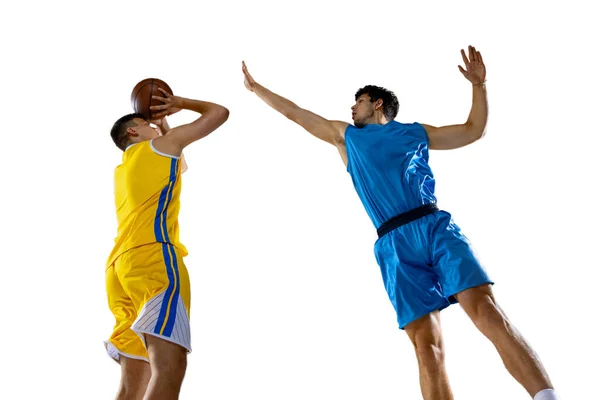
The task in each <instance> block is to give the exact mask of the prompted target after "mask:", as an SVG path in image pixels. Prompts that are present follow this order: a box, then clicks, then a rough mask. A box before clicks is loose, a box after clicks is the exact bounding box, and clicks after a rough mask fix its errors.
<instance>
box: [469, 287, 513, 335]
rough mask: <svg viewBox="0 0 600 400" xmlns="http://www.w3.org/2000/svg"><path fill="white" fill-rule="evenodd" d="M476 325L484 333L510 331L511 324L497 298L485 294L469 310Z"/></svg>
mask: <svg viewBox="0 0 600 400" xmlns="http://www.w3.org/2000/svg"><path fill="white" fill-rule="evenodd" d="M467 313H468V314H469V316H470V317H471V319H472V320H473V322H474V323H475V325H476V326H477V327H478V328H479V329H480V330H481V331H482V332H484V333H489V334H493V333H494V332H500V331H505V332H506V331H510V330H511V324H510V321H509V320H508V318H507V317H506V315H505V314H504V312H503V311H502V310H501V309H500V307H499V306H498V304H496V302H495V300H494V299H493V298H492V297H490V296H485V297H483V298H481V299H480V300H479V301H477V302H476V303H475V304H473V305H472V306H471V307H470V310H469V311H468V312H467Z"/></svg>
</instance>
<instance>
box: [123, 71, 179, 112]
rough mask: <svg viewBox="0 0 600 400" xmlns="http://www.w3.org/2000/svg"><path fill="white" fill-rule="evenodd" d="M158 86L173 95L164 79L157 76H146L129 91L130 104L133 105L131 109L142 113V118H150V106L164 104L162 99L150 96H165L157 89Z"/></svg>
mask: <svg viewBox="0 0 600 400" xmlns="http://www.w3.org/2000/svg"><path fill="white" fill-rule="evenodd" d="M159 87H160V88H162V89H163V90H164V91H166V92H167V93H169V94H170V95H173V91H172V90H171V88H170V87H169V85H167V83H166V82H165V81H162V80H160V79H157V78H147V79H144V80H143V81H140V82H139V83H138V84H137V85H135V87H134V88H133V91H132V92H131V106H132V107H133V110H134V111H135V112H136V113H140V114H142V115H143V116H144V118H146V119H148V120H151V119H152V116H151V114H152V111H151V110H150V107H151V106H159V105H162V104H164V103H163V102H162V101H160V100H157V99H153V98H152V96H160V97H165V95H164V94H163V93H162V92H161V91H160V90H158V88H159Z"/></svg>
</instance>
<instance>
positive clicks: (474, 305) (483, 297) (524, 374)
mask: <svg viewBox="0 0 600 400" xmlns="http://www.w3.org/2000/svg"><path fill="white" fill-rule="evenodd" d="M456 297H457V299H458V301H459V303H460V304H461V306H462V307H463V309H464V310H465V312H466V313H467V315H468V316H469V318H471V320H472V321H473V322H474V323H475V326H477V328H478V329H479V330H480V331H481V333H483V334H484V335H485V336H486V337H487V338H488V339H489V340H490V341H491V342H492V343H493V344H494V346H495V347H496V349H497V350H498V353H499V354H500V357H501V358H502V361H503V362H504V365H505V366H506V369H507V370H508V372H510V374H511V375H512V376H513V377H514V378H515V379H516V380H517V381H518V382H519V383H520V384H521V385H522V386H523V387H524V388H525V389H526V390H527V392H529V394H530V395H531V397H533V396H534V395H535V394H536V393H538V392H540V391H541V390H543V389H548V388H552V383H551V382H550V378H549V377H548V374H547V373H546V371H545V370H544V366H543V365H542V363H541V361H540V360H539V358H538V357H537V355H536V354H535V352H534V351H533V349H532V348H531V347H530V346H529V344H527V342H526V341H525V339H524V338H523V336H521V334H520V333H519V331H517V329H516V328H515V326H514V325H512V324H511V322H510V321H509V320H508V318H507V317H506V315H505V314H504V312H503V311H502V310H501V309H500V307H499V306H498V304H496V300H495V299H494V295H493V293H492V288H491V286H490V285H483V286H477V287H474V288H471V289H467V290H465V291H463V292H460V293H458V294H457V295H456Z"/></svg>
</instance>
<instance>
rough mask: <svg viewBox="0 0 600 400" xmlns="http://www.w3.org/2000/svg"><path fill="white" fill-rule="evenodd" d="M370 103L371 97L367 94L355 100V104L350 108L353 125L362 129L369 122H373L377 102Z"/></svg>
mask: <svg viewBox="0 0 600 400" xmlns="http://www.w3.org/2000/svg"><path fill="white" fill-rule="evenodd" d="M380 101H381V100H378V101H376V102H371V97H370V96H369V95H368V94H366V93H365V94H362V95H360V96H359V98H358V99H356V103H355V104H354V105H353V106H352V120H353V121H354V125H355V126H356V127H358V128H362V127H364V126H365V125H367V124H368V123H370V122H373V119H374V116H375V109H376V107H377V106H378V104H379V102H380Z"/></svg>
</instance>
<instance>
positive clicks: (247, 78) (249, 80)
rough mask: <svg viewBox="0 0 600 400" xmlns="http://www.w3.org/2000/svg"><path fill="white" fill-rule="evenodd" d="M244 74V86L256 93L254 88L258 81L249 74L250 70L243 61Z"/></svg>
mask: <svg viewBox="0 0 600 400" xmlns="http://www.w3.org/2000/svg"><path fill="white" fill-rule="evenodd" d="M242 72H243V73H244V86H246V89H248V90H249V91H251V92H254V88H255V87H256V81H255V80H254V78H253V77H252V75H250V72H248V68H247V67H246V63H245V62H244V61H242Z"/></svg>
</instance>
